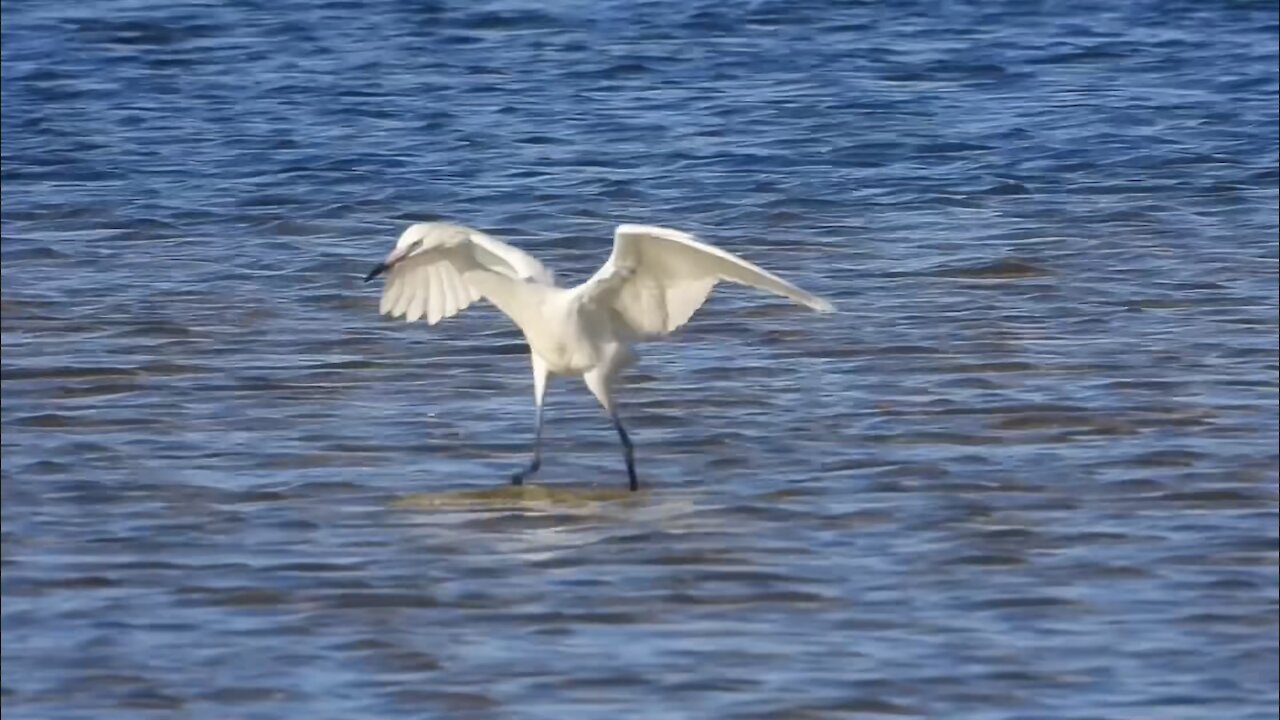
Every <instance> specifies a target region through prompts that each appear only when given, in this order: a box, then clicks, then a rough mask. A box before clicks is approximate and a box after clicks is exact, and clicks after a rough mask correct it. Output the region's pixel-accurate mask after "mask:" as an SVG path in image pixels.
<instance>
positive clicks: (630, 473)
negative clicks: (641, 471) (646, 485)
mask: <svg viewBox="0 0 1280 720" xmlns="http://www.w3.org/2000/svg"><path fill="white" fill-rule="evenodd" d="M613 426H614V427H615V428H617V429H618V439H620V440H622V454H623V457H625V458H626V459H627V479H628V480H630V485H629V487H630V488H631V492H635V491H637V490H639V489H640V481H639V480H637V479H636V452H635V447H634V446H632V444H631V438H629V437H627V430H626V428H624V427H622V421H621V420H619V419H618V416H617V414H614V416H613Z"/></svg>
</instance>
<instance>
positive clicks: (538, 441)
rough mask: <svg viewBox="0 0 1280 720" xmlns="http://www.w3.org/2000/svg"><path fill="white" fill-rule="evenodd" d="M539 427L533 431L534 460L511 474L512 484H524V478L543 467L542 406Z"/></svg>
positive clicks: (539, 410)
mask: <svg viewBox="0 0 1280 720" xmlns="http://www.w3.org/2000/svg"><path fill="white" fill-rule="evenodd" d="M537 423H538V428H537V429H536V430H534V432H533V460H531V461H529V465H528V466H527V467H525V469H523V470H520V471H519V472H517V473H515V474H513V475H512V476H511V484H512V485H523V484H524V479H525V478H527V477H529V476H530V475H533V474H534V473H536V472H538V468H540V467H542V406H541V405H539V406H538V419H537Z"/></svg>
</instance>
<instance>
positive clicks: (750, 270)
mask: <svg viewBox="0 0 1280 720" xmlns="http://www.w3.org/2000/svg"><path fill="white" fill-rule="evenodd" d="M721 280H726V281H729V282H734V283H738V284H741V285H747V286H750V287H754V288H758V289H761V290H766V291H768V292H771V293H774V294H775V295H780V296H782V297H785V298H788V299H790V300H792V301H793V302H796V303H798V304H800V305H804V306H806V307H809V308H812V309H814V310H817V311H818V312H831V311H832V310H834V308H833V307H832V306H831V303H829V302H827V301H826V300H823V299H822V298H820V297H818V296H816V295H813V294H811V293H808V292H805V291H804V290H801V289H800V288H798V287H796V286H795V285H792V284H791V283H789V282H787V281H786V280H783V279H782V278H780V277H778V276H777V275H774V274H773V273H771V272H769V271H767V270H765V269H763V268H761V267H759V266H757V265H754V264H752V263H750V262H748V261H746V260H743V259H742V258H740V257H738V256H736V255H733V254H731V253H728V252H725V251H724V250H721V249H720V248H717V247H715V246H713V245H708V244H706V243H704V242H702V241H701V240H699V239H697V238H696V237H694V236H693V235H690V234H688V233H684V232H680V231H679V230H672V229H670V228H664V227H657V226H652V225H629V224H628V225H620V226H618V229H617V231H616V232H615V233H614V243H613V254H612V255H610V256H609V261H608V262H606V263H605V265H604V267H602V268H601V269H600V271H599V272H598V273H596V275H595V276H594V277H593V278H592V279H591V280H590V281H588V284H591V283H597V284H598V285H597V288H598V290H597V291H598V292H601V293H603V294H604V296H605V297H606V298H608V299H609V300H611V302H612V304H613V307H614V309H615V310H616V311H617V313H618V315H619V316H620V317H621V318H622V319H623V320H624V321H625V322H626V323H627V325H628V326H630V327H631V329H632V330H633V331H634V332H635V334H637V335H639V336H642V337H643V336H656V335H665V334H667V333H670V332H672V331H673V330H675V329H677V328H679V327H680V326H682V325H684V324H685V323H686V322H688V321H689V318H691V317H692V316H693V314H694V313H695V312H697V310H698V308H700V307H702V305H703V303H705V302H706V300H707V296H708V295H710V294H711V290H712V288H714V287H715V285H716V283H717V282H719V281H721Z"/></svg>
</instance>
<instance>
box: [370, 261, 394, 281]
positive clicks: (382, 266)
mask: <svg viewBox="0 0 1280 720" xmlns="http://www.w3.org/2000/svg"><path fill="white" fill-rule="evenodd" d="M389 267H390V266H388V265H387V264H386V263H378V264H377V266H376V267H374V268H373V269H372V270H370V271H369V274H368V275H365V276H364V281H365V282H369V281H370V280H372V279H374V278H376V277H378V276H379V275H381V274H382V273H384V272H386V271H387V269H388V268H389Z"/></svg>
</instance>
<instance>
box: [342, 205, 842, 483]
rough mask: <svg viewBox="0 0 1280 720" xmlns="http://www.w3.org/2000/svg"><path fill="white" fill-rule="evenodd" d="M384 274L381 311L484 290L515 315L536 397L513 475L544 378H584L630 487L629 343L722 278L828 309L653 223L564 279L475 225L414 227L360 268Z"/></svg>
mask: <svg viewBox="0 0 1280 720" xmlns="http://www.w3.org/2000/svg"><path fill="white" fill-rule="evenodd" d="M382 274H386V275H387V280H386V284H385V286H384V288H383V290H382V302H381V304H380V305H379V311H380V312H381V313H383V314H386V315H390V316H392V317H403V318H404V319H405V320H407V321H409V322H414V321H417V320H422V319H425V320H426V321H427V323H428V324H431V325H434V324H436V323H437V322H439V321H440V320H442V319H444V318H447V317H452V316H454V315H456V314H457V313H458V312H460V311H462V310H464V309H466V308H467V307H468V306H469V305H471V303H473V302H475V301H476V300H478V299H480V298H484V299H486V300H488V301H489V302H491V303H493V304H494V305H496V306H497V307H498V309H499V310H501V311H502V312H503V313H505V314H506V315H507V317H509V318H511V320H512V321H513V322H515V324H516V326H517V327H519V328H520V330H521V332H523V333H524V337H525V340H526V341H528V343H529V349H530V350H531V355H532V358H531V359H532V363H533V399H534V403H535V406H536V411H535V415H536V417H535V427H536V429H535V431H534V443H533V457H532V459H531V460H530V462H529V464H528V465H527V466H526V467H525V468H524V469H522V470H520V471H519V472H517V473H515V474H514V475H513V476H512V478H511V482H512V483H513V484H515V485H520V484H523V482H524V480H525V478H527V477H529V476H531V475H532V474H533V473H535V472H537V471H538V468H539V467H540V466H541V465H542V405H543V399H544V397H545V396H546V391H547V380H548V378H549V377H550V376H551V375H569V376H581V377H582V379H583V381H584V382H585V383H586V385H587V388H588V389H589V390H590V391H591V394H592V395H594V396H595V398H596V400H598V401H600V405H601V406H603V407H604V409H605V412H607V413H609V417H610V418H611V419H612V420H613V425H614V428H615V429H617V431H618V438H619V439H620V440H621V441H622V447H623V451H624V457H625V459H626V464H627V478H628V480H629V484H630V488H631V490H633V491H634V490H637V489H639V487H640V483H639V480H637V478H636V465H635V450H634V447H633V446H632V444H631V438H630V437H628V435H627V431H626V429H625V428H624V427H623V425H622V420H621V419H620V418H619V416H618V410H617V407H616V405H615V404H614V399H613V393H612V386H613V380H614V378H615V377H617V375H618V372H619V371H621V370H622V369H623V368H625V367H627V365H629V364H630V363H631V362H632V360H633V358H634V355H633V354H632V352H631V345H632V344H633V343H636V342H639V341H642V340H649V339H653V338H657V337H661V336H663V335H666V334H668V333H670V332H672V331H673V330H675V329H676V328H678V327H680V326H681V325H684V324H685V323H686V322H687V321H688V320H689V318H690V316H692V315H693V313H694V312H695V311H696V310H697V309H698V308H699V307H701V306H702V304H703V303H704V302H705V301H706V299H707V296H708V295H709V294H710V293H711V289H712V287H714V286H715V284H716V283H717V282H719V281H721V280H724V281H728V282H735V283H739V284H742V285H748V286H751V287H755V288H759V289H761V290H766V291H769V292H771V293H774V294H776V295H781V296H782V297H786V298H788V299H790V300H792V301H794V302H796V303H799V304H800V305H804V306H806V307H809V308H812V309H814V310H817V311H818V312H824V313H825V312H831V311H832V310H833V308H832V306H831V304H830V303H828V302H827V301H826V300H823V299H822V298H819V297H817V296H816V295H812V294H810V293H807V292H805V291H804V290H801V289H800V288H798V287H796V286H795V285H792V284H791V283H789V282H787V281H785V280H783V279H781V278H779V277H778V276H776V275H774V274H773V273H770V272H769V271H767V270H764V269H763V268H760V267H757V266H756V265H753V264H751V263H749V262H747V261H746V260H743V259H742V258H740V257H737V256H735V255H732V254H730V253H727V252H725V251H724V250H721V249H719V248H716V247H713V246H711V245H708V244H706V243H704V242H702V241H700V240H698V239H697V238H695V237H694V236H692V235H689V234H688V233H683V232H680V231H678V230H671V229H669V228H663V227H655V226H651V225H619V226H618V228H617V230H616V231H615V233H614V239H613V254H612V255H610V256H609V260H608V261H607V262H605V264H604V266H603V267H601V268H600V269H599V270H598V271H597V272H596V274H595V275H592V276H591V278H590V279H588V280H587V281H586V282H584V283H582V284H581V285H578V286H577V287H573V288H561V287H557V286H556V283H555V276H554V275H553V274H552V273H551V271H549V270H548V269H547V268H546V267H544V266H543V265H542V263H540V262H538V261H537V260H536V259H534V258H533V257H531V256H530V255H528V254H527V253H525V252H523V251H521V250H520V249H518V248H515V247H513V246H511V245H508V244H506V243H504V242H502V241H500V240H497V239H495V238H493V237H491V236H489V235H487V234H485V233H483V232H480V231H479V230H475V229H473V228H469V227H465V226H463V225H455V224H452V223H441V222H431V223H419V224H416V225H411V226H410V227H409V228H408V229H406V230H405V231H404V233H402V234H401V235H400V239H399V240H397V241H396V246H395V249H393V250H392V251H391V253H390V254H388V255H387V258H386V260H384V261H383V262H381V263H379V264H378V266H377V267H375V268H374V269H373V270H372V271H371V272H370V273H369V274H368V275H367V276H366V277H365V281H366V282H368V281H370V280H373V279H374V278H376V277H378V276H379V275H382Z"/></svg>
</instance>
